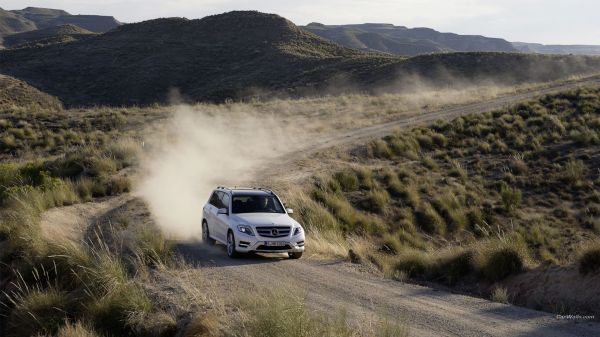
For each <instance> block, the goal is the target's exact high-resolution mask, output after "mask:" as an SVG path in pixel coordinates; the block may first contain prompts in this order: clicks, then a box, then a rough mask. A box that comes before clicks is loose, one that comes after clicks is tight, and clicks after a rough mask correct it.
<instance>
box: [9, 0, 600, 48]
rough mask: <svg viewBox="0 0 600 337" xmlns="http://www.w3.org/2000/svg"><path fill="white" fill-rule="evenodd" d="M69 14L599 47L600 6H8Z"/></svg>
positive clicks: (210, 2) (457, 2) (170, 2)
mask: <svg viewBox="0 0 600 337" xmlns="http://www.w3.org/2000/svg"><path fill="white" fill-rule="evenodd" d="M27 6H33V7H47V8H58V9H64V10H66V11H68V12H70V13H71V14H97V15H111V16H114V17H116V18H117V20H119V21H121V22H126V23H131V22H138V21H143V20H148V19H154V18H159V17H172V16H178V17H186V18H189V19H197V18H201V17H204V16H206V15H211V14H219V13H223V12H227V11H231V10H259V11H261V12H267V13H275V14H279V15H281V16H283V17H286V18H287V19H289V20H291V21H293V22H294V23H296V24H298V25H305V24H307V23H310V22H320V23H324V24H348V23H365V22H378V23H379V22H384V23H392V24H395V25H399V26H407V27H430V28H433V29H436V30H439V31H443V32H453V33H458V34H476V35H485V36H490V37H501V38H504V39H506V40H509V41H520V42H538V43H545V44H596V45H600V19H599V17H598V13H600V1H599V0H497V1H491V0H487V1H481V0H479V1H477V0H300V1H298V0H297V1H289V0H254V1H249V0H121V1H116V0H104V1H100V0H37V1H29V0H2V2H0V7H2V8H3V9H22V8H24V7H27Z"/></svg>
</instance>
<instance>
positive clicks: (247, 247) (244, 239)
mask: <svg viewBox="0 0 600 337" xmlns="http://www.w3.org/2000/svg"><path fill="white" fill-rule="evenodd" d="M236 241H237V242H236V247H235V250H236V251H238V252H240V253H250V252H256V253H300V252H303V251H304V233H302V234H301V235H296V236H291V237H290V236H288V237H283V238H264V237H261V236H250V235H246V234H242V235H239V236H238V238H237V240H236ZM269 242H278V243H280V244H283V245H284V246H269V244H268V243H269Z"/></svg>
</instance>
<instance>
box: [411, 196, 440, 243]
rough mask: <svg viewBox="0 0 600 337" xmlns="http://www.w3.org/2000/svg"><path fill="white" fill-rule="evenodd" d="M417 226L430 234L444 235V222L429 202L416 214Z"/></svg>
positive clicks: (420, 207)
mask: <svg viewBox="0 0 600 337" xmlns="http://www.w3.org/2000/svg"><path fill="white" fill-rule="evenodd" d="M415 217H416V220H417V225H418V226H419V227H420V228H421V229H422V230H424V231H425V232H427V233H429V234H440V235H442V234H444V233H445V232H446V227H445V224H444V220H443V219H442V217H440V215H439V214H438V213H437V212H436V210H435V209H434V208H433V207H431V204H430V203H428V202H422V203H421V205H420V206H419V207H418V208H417V210H416V212H415Z"/></svg>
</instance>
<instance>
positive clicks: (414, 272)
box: [394, 250, 430, 278]
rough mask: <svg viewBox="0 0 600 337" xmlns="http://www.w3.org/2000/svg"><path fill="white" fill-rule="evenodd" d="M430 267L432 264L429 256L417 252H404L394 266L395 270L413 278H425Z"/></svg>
mask: <svg viewBox="0 0 600 337" xmlns="http://www.w3.org/2000/svg"><path fill="white" fill-rule="evenodd" d="M429 267H430V262H429V259H428V257H427V255H426V254H425V253H422V252H419V251H416V250H408V251H405V252H403V253H402V254H400V255H399V256H398V258H397V260H396V263H395V264H394V270H396V271H398V272H401V273H403V274H404V275H406V276H408V277H411V278H415V277H423V276H425V273H426V272H427V270H428V269H429Z"/></svg>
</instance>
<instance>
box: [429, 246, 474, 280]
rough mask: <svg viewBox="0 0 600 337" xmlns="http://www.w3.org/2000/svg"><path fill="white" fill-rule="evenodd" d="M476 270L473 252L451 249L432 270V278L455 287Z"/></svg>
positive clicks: (436, 262)
mask: <svg viewBox="0 0 600 337" xmlns="http://www.w3.org/2000/svg"><path fill="white" fill-rule="evenodd" d="M473 270H474V265H473V252H472V251H470V250H465V249H459V248H455V249H450V250H447V251H446V252H443V253H442V254H440V255H439V256H438V257H437V258H436V260H435V262H434V263H433V265H432V268H431V274H432V277H434V278H437V279H441V280H442V281H444V282H446V283H448V284H450V285H453V284H455V283H456V282H457V281H458V280H460V279H462V278H464V277H466V276H467V275H469V274H470V273H471V272H473Z"/></svg>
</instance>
